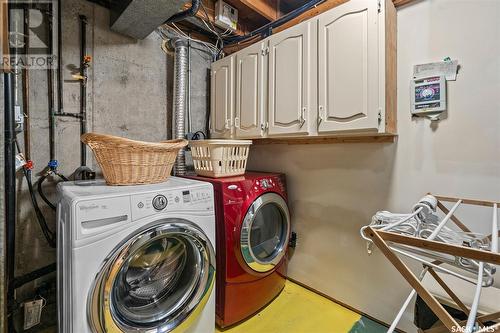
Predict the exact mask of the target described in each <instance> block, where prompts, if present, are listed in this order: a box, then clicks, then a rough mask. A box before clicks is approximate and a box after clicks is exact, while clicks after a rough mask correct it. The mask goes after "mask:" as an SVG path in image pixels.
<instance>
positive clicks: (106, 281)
mask: <svg viewBox="0 0 500 333" xmlns="http://www.w3.org/2000/svg"><path fill="white" fill-rule="evenodd" d="M214 283H215V251H214V248H213V245H212V244H211V242H210V240H209V239H208V237H207V236H206V235H205V233H204V232H203V230H201V229H200V228H199V227H198V226H197V225H195V224H194V223H191V222H189V221H187V220H183V219H163V220H159V221H156V222H153V223H151V224H149V225H147V226H145V227H144V228H142V229H140V230H139V231H136V232H134V233H133V234H132V235H130V236H129V237H128V238H127V239H125V240H124V241H122V242H121V243H120V244H119V245H118V246H116V247H115V249H114V250H113V251H111V253H110V255H109V256H108V257H107V258H106V259H105V260H104V262H103V265H102V268H101V270H100V271H99V273H98V274H97V276H96V279H95V281H94V283H93V286H92V288H91V290H90V294H89V297H88V302H87V314H88V320H89V324H90V327H91V329H92V331H93V332H95V333H104V332H106V333H115V332H116V333H118V332H119V333H122V332H125V333H129V332H130V333H131V332H134V333H138V332H165V333H166V332H184V331H185V330H186V329H187V328H188V327H190V326H191V325H192V324H193V322H194V321H195V320H196V319H197V318H199V316H200V313H201V311H202V310H203V308H204V307H205V305H206V303H207V302H208V300H209V298H210V295H211V294H212V290H213V288H214Z"/></svg>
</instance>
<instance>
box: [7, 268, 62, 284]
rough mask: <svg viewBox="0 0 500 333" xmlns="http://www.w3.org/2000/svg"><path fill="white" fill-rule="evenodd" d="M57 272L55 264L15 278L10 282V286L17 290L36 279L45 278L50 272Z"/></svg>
mask: <svg viewBox="0 0 500 333" xmlns="http://www.w3.org/2000/svg"><path fill="white" fill-rule="evenodd" d="M56 270H57V264H56V263H53V264H50V265H47V266H45V267H42V268H39V269H37V270H34V271H33V272H30V273H27V274H25V275H22V276H19V277H16V278H15V279H14V280H13V281H12V286H13V288H14V289H17V288H19V287H22V286H24V285H25V284H27V283H30V282H31V281H34V280H36V279H38V278H41V277H42V276H45V275H47V274H50V273H52V272H55V271H56Z"/></svg>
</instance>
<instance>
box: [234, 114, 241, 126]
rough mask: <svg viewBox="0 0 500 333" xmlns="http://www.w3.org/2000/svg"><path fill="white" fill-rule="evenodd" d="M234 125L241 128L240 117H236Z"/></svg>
mask: <svg viewBox="0 0 500 333" xmlns="http://www.w3.org/2000/svg"><path fill="white" fill-rule="evenodd" d="M234 127H236V128H240V118H238V117H236V118H234Z"/></svg>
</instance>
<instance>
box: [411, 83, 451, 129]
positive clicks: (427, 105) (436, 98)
mask: <svg viewBox="0 0 500 333" xmlns="http://www.w3.org/2000/svg"><path fill="white" fill-rule="evenodd" d="M410 94H411V99H412V100H411V109H412V110H411V113H412V114H413V115H418V116H426V117H429V118H430V119H431V120H438V119H439V116H440V115H441V113H442V112H443V111H445V110H446V77H445V76H443V75H441V76H431V77H424V78H415V79H413V80H412V84H411V92H410Z"/></svg>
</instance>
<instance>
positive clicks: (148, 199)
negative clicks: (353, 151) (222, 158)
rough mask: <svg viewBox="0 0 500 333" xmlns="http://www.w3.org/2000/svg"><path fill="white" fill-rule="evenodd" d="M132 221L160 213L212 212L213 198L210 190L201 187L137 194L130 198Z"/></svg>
mask: <svg viewBox="0 0 500 333" xmlns="http://www.w3.org/2000/svg"><path fill="white" fill-rule="evenodd" d="M131 204H132V219H134V220H135V219H139V218H143V217H146V216H150V215H153V214H157V213H160V212H162V213H163V212H165V213H168V212H182V211H187V212H197V211H203V212H206V211H213V210H214V197H213V191H212V189H211V188H207V187H202V188H194V189H189V190H176V191H168V192H156V193H148V194H138V195H135V196H132V197H131Z"/></svg>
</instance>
